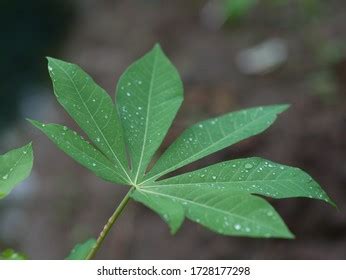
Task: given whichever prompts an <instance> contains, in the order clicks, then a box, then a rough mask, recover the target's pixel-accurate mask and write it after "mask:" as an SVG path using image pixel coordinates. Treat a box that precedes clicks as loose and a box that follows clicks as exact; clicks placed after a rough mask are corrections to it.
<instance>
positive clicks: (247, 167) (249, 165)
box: [245, 163, 253, 169]
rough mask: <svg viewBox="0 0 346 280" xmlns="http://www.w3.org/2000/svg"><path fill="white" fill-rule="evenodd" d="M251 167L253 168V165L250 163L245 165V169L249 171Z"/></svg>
mask: <svg viewBox="0 0 346 280" xmlns="http://www.w3.org/2000/svg"><path fill="white" fill-rule="evenodd" d="M252 167H253V165H252V164H251V163H247V164H245V168H246V169H251V168H252Z"/></svg>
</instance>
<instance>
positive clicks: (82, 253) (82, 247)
mask: <svg viewBox="0 0 346 280" xmlns="http://www.w3.org/2000/svg"><path fill="white" fill-rule="evenodd" d="M95 244H96V240H95V239H89V240H88V241H86V242H84V243H82V244H77V245H76V246H75V247H74V248H73V249H72V251H71V253H70V254H69V255H68V257H67V258H66V260H86V259H87V257H88V255H89V253H90V251H91V249H92V248H93V247H94V246H95Z"/></svg>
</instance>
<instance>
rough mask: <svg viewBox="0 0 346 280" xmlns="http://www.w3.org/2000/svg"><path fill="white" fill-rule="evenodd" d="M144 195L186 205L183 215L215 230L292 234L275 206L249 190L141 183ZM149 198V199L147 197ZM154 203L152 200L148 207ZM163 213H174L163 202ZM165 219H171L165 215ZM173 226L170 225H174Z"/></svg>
mask: <svg viewBox="0 0 346 280" xmlns="http://www.w3.org/2000/svg"><path fill="white" fill-rule="evenodd" d="M138 191H139V192H141V193H142V194H143V195H147V196H148V197H151V199H152V200H153V201H155V200H157V199H158V198H164V199H167V200H170V201H171V202H170V203H175V204H176V205H177V206H176V207H179V206H180V207H183V208H184V215H183V214H181V215H182V217H181V218H184V216H186V217H187V218H189V219H190V220H192V221H195V222H197V223H199V224H201V225H203V226H205V227H207V228H209V229H211V230H213V231H215V232H218V233H220V234H225V235H233V236H247V237H279V238H292V237H293V235H292V233H291V232H290V231H289V229H288V228H287V227H286V225H285V223H284V222H283V221H282V219H281V218H280V216H279V215H278V214H277V213H276V211H275V210H274V209H273V208H272V206H271V205H270V204H269V203H268V202H267V201H265V200H264V199H262V198H260V197H256V196H253V195H250V194H248V193H246V192H235V191H232V190H227V189H221V188H216V187H215V188H210V187H203V186H200V187H196V186H184V187H181V186H175V185H172V186H170V187H162V186H158V187H150V188H147V187H142V188H140V189H139V190H138ZM148 201H149V200H148ZM151 206H152V204H151V203H150V202H149V207H150V208H151ZM161 206H162V207H161V209H162V210H161V209H157V208H156V209H155V210H156V211H162V212H161V216H162V215H165V214H166V215H167V213H171V208H172V207H171V206H170V207H169V209H164V207H163V205H161ZM166 222H168V223H169V222H170V221H169V219H166ZM172 227H173V226H172V225H171V228H172Z"/></svg>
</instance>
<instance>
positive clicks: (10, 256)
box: [0, 249, 28, 261]
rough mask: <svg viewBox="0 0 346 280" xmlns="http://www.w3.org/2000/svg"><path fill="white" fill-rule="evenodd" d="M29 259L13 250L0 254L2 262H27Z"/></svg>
mask: <svg viewBox="0 0 346 280" xmlns="http://www.w3.org/2000/svg"><path fill="white" fill-rule="evenodd" d="M27 259H28V257H27V256H26V255H24V254H22V253H18V252H16V251H14V250H13V249H6V250H4V251H2V252H1V253H0V260H8V261H14V260H18V261H19V260H27Z"/></svg>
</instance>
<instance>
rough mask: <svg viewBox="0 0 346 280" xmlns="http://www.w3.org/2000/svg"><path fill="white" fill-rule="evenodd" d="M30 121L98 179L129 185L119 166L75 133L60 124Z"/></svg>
mask: <svg viewBox="0 0 346 280" xmlns="http://www.w3.org/2000/svg"><path fill="white" fill-rule="evenodd" d="M29 121H30V122H31V123H32V124H33V125H34V126H36V127H37V128H38V129H40V130H41V131H42V132H43V133H44V134H46V135H47V136H48V137H49V139H51V140H52V141H53V142H54V143H55V144H56V145H57V146H58V147H59V148H60V149H61V150H63V151H64V152H65V153H66V154H68V155H69V156H70V157H72V158H73V159H75V160H76V161H77V162H79V163H80V164H81V165H83V166H84V167H86V168H88V169H89V170H91V171H92V172H93V173H95V174H96V175H97V176H98V177H100V178H102V179H104V180H106V181H110V182H113V183H122V184H127V181H126V180H127V178H125V177H123V175H122V172H121V170H120V168H119V166H117V165H114V164H113V163H112V162H111V161H110V160H109V159H108V158H106V157H105V156H104V155H103V154H102V153H101V152H100V151H98V150H97V149H95V147H94V146H92V145H91V144H89V143H88V142H87V141H86V140H84V139H83V138H82V137H81V136H79V135H78V134H77V133H76V132H75V131H72V130H70V129H69V128H67V127H66V126H61V125H58V124H42V123H40V122H38V121H33V120H29Z"/></svg>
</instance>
